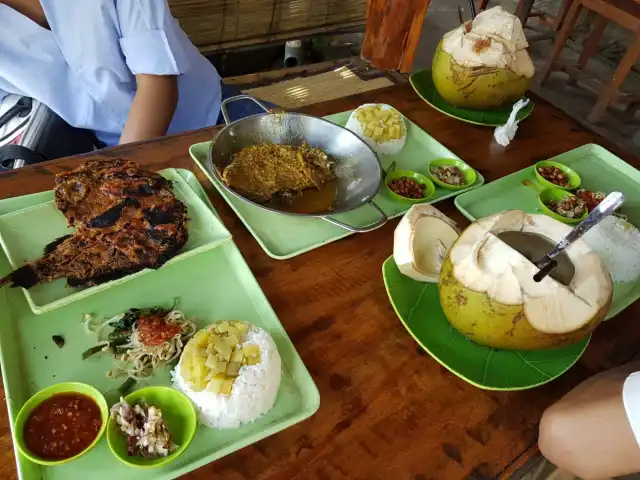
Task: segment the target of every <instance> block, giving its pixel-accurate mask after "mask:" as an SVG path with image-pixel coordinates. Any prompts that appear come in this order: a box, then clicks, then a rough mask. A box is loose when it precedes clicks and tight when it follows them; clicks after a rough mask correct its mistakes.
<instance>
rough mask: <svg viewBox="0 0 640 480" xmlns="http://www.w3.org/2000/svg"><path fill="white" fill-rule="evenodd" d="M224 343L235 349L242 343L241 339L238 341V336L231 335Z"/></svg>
mask: <svg viewBox="0 0 640 480" xmlns="http://www.w3.org/2000/svg"><path fill="white" fill-rule="evenodd" d="M224 342H225V343H226V344H227V345H229V346H230V347H231V348H232V349H233V348H234V347H235V346H236V345H238V344H239V343H240V339H238V337H237V336H236V335H231V334H229V336H228V337H226V338H225V339H224Z"/></svg>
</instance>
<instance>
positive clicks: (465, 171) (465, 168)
mask: <svg viewBox="0 0 640 480" xmlns="http://www.w3.org/2000/svg"><path fill="white" fill-rule="evenodd" d="M438 167H456V168H457V169H458V170H459V171H460V173H462V176H463V177H464V184H463V185H452V184H450V183H446V182H443V181H441V180H439V179H438V178H437V177H436V176H435V175H434V173H433V171H432V169H435V168H438ZM429 175H430V177H431V179H432V180H433V181H434V183H436V184H437V185H438V186H439V187H441V188H444V189H446V190H463V189H465V188H469V185H473V184H474V183H475V181H476V179H477V178H478V174H477V173H476V171H475V170H474V169H473V168H471V167H470V166H469V165H467V164H466V163H464V162H463V161H462V160H457V159H455V158H439V159H437V160H433V161H431V162H430V163H429Z"/></svg>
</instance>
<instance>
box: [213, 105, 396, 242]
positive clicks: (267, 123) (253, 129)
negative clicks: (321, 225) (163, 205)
mask: <svg viewBox="0 0 640 480" xmlns="http://www.w3.org/2000/svg"><path fill="white" fill-rule="evenodd" d="M238 100H251V101H253V102H255V103H257V104H258V105H260V107H261V108H262V109H264V111H265V112H266V113H261V114H258V115H253V116H250V117H245V118H242V119H240V120H237V121H235V122H231V121H230V119H229V112H228V111H227V105H228V104H229V103H231V102H235V101H238ZM222 115H223V117H224V120H225V123H226V124H227V126H226V127H224V128H223V129H222V130H221V131H220V133H219V134H218V136H217V137H215V138H214V140H213V141H212V142H211V146H210V147H209V156H208V159H207V169H208V170H209V172H210V173H211V174H212V175H213V176H214V177H215V178H216V179H217V180H218V181H219V182H220V183H221V184H222V185H223V186H224V188H225V189H226V190H227V191H228V192H229V193H231V194H232V195H234V196H236V197H238V198H240V199H241V200H243V201H245V202H247V203H250V204H252V205H255V206H256V207H259V208H262V209H264V210H269V211H271V212H276V213H281V214H283V215H294V216H297V217H317V218H322V219H324V220H326V221H327V222H330V223H333V224H334V225H338V226H340V227H342V228H345V229H347V230H349V231H351V232H369V231H371V230H375V229H376V228H379V227H381V226H382V225H384V224H385V223H386V222H387V216H386V215H385V213H384V212H383V211H382V210H381V209H380V208H379V207H378V206H377V205H376V204H375V203H374V202H373V197H375V195H376V194H377V193H378V190H379V189H380V186H381V185H382V181H383V171H382V167H381V166H380V162H379V161H378V157H377V156H376V154H375V152H374V151H373V150H371V148H370V147H369V146H368V145H367V144H366V143H365V142H364V141H362V140H361V139H360V138H359V137H358V136H357V135H356V134H355V133H353V132H351V131H350V130H347V129H346V128H343V127H340V126H338V125H335V124H333V123H331V122H329V121H327V120H324V119H322V118H317V117H312V116H309V115H303V114H301V113H284V112H283V113H269V110H268V109H267V108H266V107H265V106H264V105H263V104H262V103H261V102H260V101H258V100H256V99H255V98H253V97H251V96H249V95H239V96H237V97H232V98H228V99H226V100H225V101H223V102H222ZM303 142H306V143H307V144H309V145H310V146H312V147H317V148H320V149H322V150H323V151H324V152H326V153H327V155H329V157H330V158H331V159H332V160H333V161H334V162H335V164H334V172H335V174H336V177H337V188H336V190H337V192H336V197H335V199H334V202H333V208H332V209H331V210H330V211H326V212H320V213H317V214H300V213H291V212H285V211H281V210H278V209H275V208H273V207H271V206H266V205H262V204H260V203H256V202H253V201H251V200H249V199H248V198H245V197H244V196H242V195H241V194H239V193H238V192H236V191H234V190H233V189H231V188H229V187H227V185H226V184H225V183H224V182H223V181H222V179H221V178H220V174H219V173H218V169H220V170H222V169H224V167H226V166H227V165H228V164H229V162H230V161H231V156H232V155H233V154H234V153H236V152H238V151H240V150H242V149H243V148H245V147H249V146H251V145H257V144H261V143H276V144H285V145H293V146H300V145H301V144H302V143H303ZM216 167H218V168H216ZM366 204H369V205H371V206H372V207H373V208H375V209H376V210H377V212H378V214H379V216H380V218H379V219H378V220H376V221H375V222H374V223H372V224H370V225H367V226H365V227H356V226H353V225H347V224H346V223H343V222H340V221H338V220H336V219H335V218H333V215H338V214H340V213H345V212H350V211H351V210H355V209H356V208H360V207H362V206H363V205H366Z"/></svg>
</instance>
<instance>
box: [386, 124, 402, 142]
mask: <svg viewBox="0 0 640 480" xmlns="http://www.w3.org/2000/svg"><path fill="white" fill-rule="evenodd" d="M401 137H402V135H401V134H400V126H399V125H394V126H393V127H391V128H390V129H389V138H394V139H397V138H401Z"/></svg>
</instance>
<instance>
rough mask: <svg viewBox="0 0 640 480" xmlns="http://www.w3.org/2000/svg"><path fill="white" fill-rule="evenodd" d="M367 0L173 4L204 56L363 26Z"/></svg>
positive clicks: (181, 0)
mask: <svg viewBox="0 0 640 480" xmlns="http://www.w3.org/2000/svg"><path fill="white" fill-rule="evenodd" d="M366 2H367V0H169V6H170V7H171V11H172V13H173V16H174V17H176V18H177V19H178V21H179V22H180V26H181V27H182V29H183V30H184V31H185V32H186V34H187V35H188V36H189V38H190V39H191V41H192V42H193V43H194V44H195V45H196V46H197V47H198V48H199V49H200V50H201V51H203V52H213V51H217V50H224V49H228V48H231V47H237V46H243V45H253V44H259V43H266V42H269V41H275V40H288V39H294V38H300V37H304V36H309V35H314V34H319V33H328V32H336V31H339V30H345V29H350V28H354V27H360V26H363V25H364V24H365V20H366Z"/></svg>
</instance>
